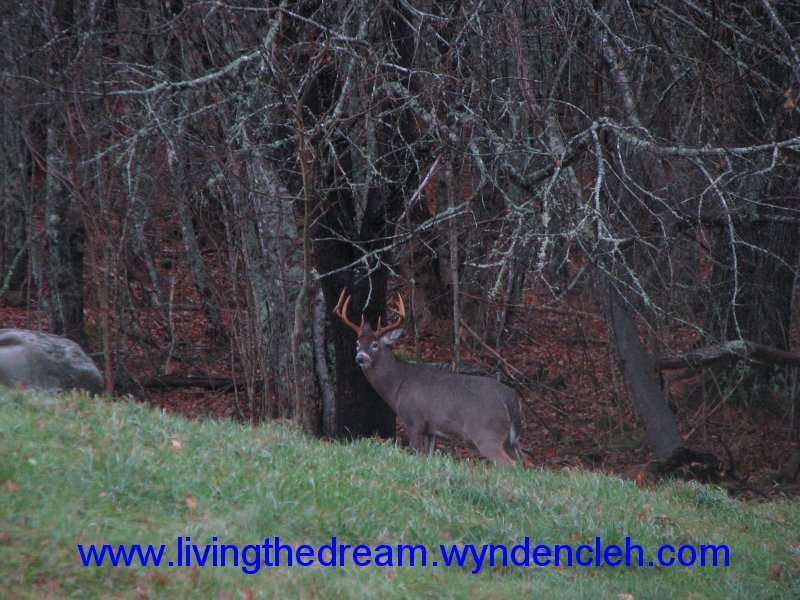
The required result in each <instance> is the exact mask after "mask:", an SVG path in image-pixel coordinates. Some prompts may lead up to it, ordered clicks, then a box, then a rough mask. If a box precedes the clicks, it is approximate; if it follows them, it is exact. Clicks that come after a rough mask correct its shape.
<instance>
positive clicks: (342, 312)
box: [333, 287, 364, 336]
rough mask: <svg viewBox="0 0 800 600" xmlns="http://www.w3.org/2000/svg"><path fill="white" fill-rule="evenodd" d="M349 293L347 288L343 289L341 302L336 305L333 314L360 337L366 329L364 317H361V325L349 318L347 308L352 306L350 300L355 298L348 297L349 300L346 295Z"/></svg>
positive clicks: (340, 297) (340, 296)
mask: <svg viewBox="0 0 800 600" xmlns="http://www.w3.org/2000/svg"><path fill="white" fill-rule="evenodd" d="M346 293H347V288H346V287H344V288H342V293H341V294H339V301H338V302H337V303H336V307H335V308H334V309H333V314H335V315H336V316H337V317H339V320H340V321H341V322H342V323H344V324H345V325H347V326H348V327H349V328H350V329H352V330H353V331H355V332H356V335H358V336H360V335H361V332H362V331H363V329H364V315H363V314H362V315H361V325H360V326H359V325H356V324H355V323H353V322H352V321H351V320H350V319H348V318H347V307H348V306H350V299H351V298H352V297H353V296H352V295H350V296H348V297H347V298H345V297H344V295H345V294H346Z"/></svg>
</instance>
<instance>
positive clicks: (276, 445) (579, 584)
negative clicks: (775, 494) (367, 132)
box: [0, 390, 800, 600]
mask: <svg viewBox="0 0 800 600" xmlns="http://www.w3.org/2000/svg"><path fill="white" fill-rule="evenodd" d="M526 536H528V538H529V540H530V542H529V543H530V548H534V547H535V546H536V545H539V544H549V545H554V544H562V545H563V544H570V545H572V547H573V548H575V547H577V546H579V545H581V544H588V545H589V546H590V547H591V548H594V547H595V544H596V543H597V538H598V537H599V538H600V540H601V543H602V544H603V546H604V547H606V546H608V545H612V544H615V545H617V546H620V547H621V548H623V549H624V548H625V545H626V538H630V541H629V542H628V544H636V545H639V546H641V547H642V552H643V554H644V555H645V557H644V560H645V562H644V566H641V567H640V566H638V565H635V566H631V567H625V566H618V567H612V566H587V567H581V566H572V567H569V566H564V565H562V566H553V565H552V563H551V564H550V565H549V566H533V565H532V566H527V567H526V566H513V565H511V564H510V563H509V564H508V565H507V566H502V564H500V563H501V559H502V552H501V551H500V550H498V549H496V548H495V549H494V551H495V554H494V556H495V557H496V561H495V562H496V564H495V566H489V564H488V558H487V557H488V554H487V555H485V561H484V563H483V564H482V565H481V567H480V569H478V568H477V563H476V562H475V561H474V560H467V561H466V562H465V564H464V566H463V567H458V566H450V567H447V566H444V562H445V561H444V558H443V556H442V554H441V552H440V544H445V545H448V546H447V547H446V551H447V550H448V549H449V551H452V548H451V547H450V545H455V548H456V550H457V551H459V552H461V551H466V549H468V548H469V547H468V546H467V545H468V544H474V545H476V546H477V547H478V548H480V545H481V544H505V545H507V546H508V547H509V548H511V547H512V546H513V545H515V544H522V543H523V542H524V539H525V537H526ZM179 537H180V538H181V539H182V540H183V544H184V546H183V550H184V551H185V550H186V548H192V547H191V546H189V542H188V541H187V538H189V540H190V542H191V544H197V546H195V547H194V549H193V550H191V551H190V553H189V558H191V559H193V563H195V562H197V557H198V556H199V557H200V558H202V556H203V553H204V552H206V548H205V547H206V545H207V544H213V546H209V549H208V550H207V552H208V554H207V564H206V566H203V567H198V566H191V567H185V566H183V567H169V566H166V563H167V562H168V561H172V562H173V563H177V562H178V549H177V540H178V538H179ZM275 537H279V538H280V543H281V544H289V545H291V546H292V548H294V549H296V548H298V547H300V546H302V545H303V544H307V545H308V546H309V549H308V551H307V552H312V553H315V552H316V549H318V548H320V547H321V546H322V545H325V544H327V545H328V546H331V545H332V538H333V537H335V538H336V544H337V547H336V548H327V549H323V551H322V552H321V553H318V554H314V555H313V556H314V560H315V564H313V565H312V566H307V567H303V566H297V565H296V564H295V565H294V566H292V567H288V566H280V567H267V566H264V565H263V563H262V564H261V566H260V567H255V566H253V567H252V568H243V567H244V563H245V561H254V560H255V558H258V557H257V555H256V553H257V552H265V550H263V546H261V545H262V544H263V543H264V540H265V538H266V539H268V540H271V541H274V539H275ZM215 538H216V539H215ZM78 544H81V545H82V547H83V550H84V553H86V552H88V547H89V544H97V545H98V547H97V549H98V551H99V550H100V545H102V544H110V545H112V547H113V548H115V549H116V548H117V546H118V545H119V544H126V545H130V544H154V545H156V546H159V545H161V544H164V545H165V546H166V549H165V550H164V554H163V562H162V566H160V567H153V566H149V567H141V566H130V567H125V566H118V567H114V566H112V565H110V564H108V562H107V560H106V563H105V564H104V566H101V567H98V566H89V567H85V566H83V560H82V556H81V554H80V552H79V551H78ZM223 544H227V545H234V544H236V545H238V547H239V549H240V550H241V548H242V547H243V546H245V545H246V544H252V545H253V547H252V548H251V549H250V550H248V551H247V552H245V553H242V554H241V555H240V556H239V558H240V559H241V562H240V565H239V566H238V567H237V566H232V564H231V562H232V560H233V555H234V550H232V549H230V548H229V549H228V551H229V552H230V553H229V554H228V555H227V558H228V563H229V566H226V567H212V566H210V563H211V562H212V556H213V553H214V552H221V551H222V550H221V548H222V545H223ZM342 544H350V545H352V546H355V545H357V544H366V545H370V546H372V549H371V550H369V552H371V554H370V555H369V559H367V558H366V557H367V552H368V550H364V549H363V548H362V549H361V550H356V551H353V549H352V548H351V549H348V550H346V551H345V554H344V556H345V558H346V559H347V558H348V557H349V560H348V563H347V565H346V566H343V567H326V566H321V565H320V564H319V560H322V561H323V562H325V561H328V562H330V561H331V560H333V558H335V557H334V555H335V554H337V553H338V552H339V551H340V548H341V545H342ZM398 544H407V545H409V548H406V550H407V553H406V555H405V557H404V558H405V562H404V564H403V566H399V565H398V564H397V558H398V556H397V555H395V556H394V559H393V560H394V565H393V566H376V564H375V563H376V562H379V553H378V550H379V549H378V548H375V547H376V546H378V545H383V546H381V548H383V549H384V551H385V553H384V555H383V559H382V560H383V561H384V562H386V560H388V559H387V556H388V552H389V549H391V548H394V549H397V546H398ZM662 544H671V545H673V546H674V547H675V548H678V547H679V546H681V545H684V544H689V545H693V546H695V547H699V546H700V545H702V544H714V545H717V546H719V545H723V544H724V545H726V546H728V547H729V549H730V554H729V558H730V566H728V567H725V566H717V567H713V566H705V567H701V566H697V565H696V566H691V567H684V566H678V565H677V564H676V565H674V566H649V564H648V563H649V561H650V560H653V559H654V558H655V557H656V551H657V549H658V548H659V547H660V546H661V545H662ZM411 545H424V546H425V549H426V551H427V561H428V566H421V565H420V564H419V562H420V560H421V558H422V556H421V552H422V550H421V546H420V547H418V548H416V550H414V549H411V548H410V546H411ZM256 546H259V548H260V549H259V548H256ZM331 550H333V553H331ZM476 551H478V550H476ZM192 552H197V554H192ZM289 552H290V551H289V550H286V549H284V553H283V555H281V554H280V553H279V558H281V559H282V562H283V563H284V564H285V562H286V560H287V557H288V555H289ZM353 552H355V554H354V553H353ZM542 552H543V551H542ZM586 552H587V553H586V554H583V555H581V557H580V558H582V559H584V560H585V559H586V558H587V557H590V555H589V554H588V552H589V551H588V550H586ZM632 552H633V554H632V556H633V558H634V560H635V561H636V560H638V554H637V553H636V552H635V551H632ZM682 552H684V554H683V555H682V558H683V559H685V561H687V562H688V560H689V559H690V558H691V555H690V554H691V553H690V550H684V551H682ZM359 553H360V554H359ZM523 554H524V553H523ZM304 556H305V558H303V556H301V560H306V561H307V560H308V556H310V555H304ZM400 556H401V557H402V551H401V553H400ZM515 556H516V558H517V559H518V561H521V557H522V554H517V555H515ZM538 556H539V560H544V559H543V558H542V557H543V556H544V554H541V553H540V554H539V555H538ZM608 556H610V557H611V558H612V559H613V556H614V555H613V553H612V554H611V555H608ZM296 557H297V555H295V558H296ZM561 557H562V562H563V561H565V560H566V554H562V555H561ZM105 558H106V559H108V556H107V555H106V557H105ZM184 558H185V554H182V555H181V560H183V559H184ZM356 558H357V559H358V561H361V562H362V563H364V562H368V566H356V565H355V564H354V562H357V561H356V560H355V559H356ZM411 558H416V559H417V561H416V562H417V564H416V565H415V566H409V565H408V564H407V563H408V562H410V559H411ZM261 559H262V560H263V555H262V556H261ZM696 560H699V555H698V558H697V559H696ZM433 561H437V563H438V565H437V566H432V562H433ZM184 562H185V561H184ZM612 562H613V561H612ZM245 570H248V571H255V572H254V573H253V574H247V573H245ZM473 571H477V573H476V574H473ZM798 595H800V503H798V502H796V501H788V500H787V501H776V502H771V503H765V504H755V503H750V504H745V503H740V502H736V501H734V500H731V499H730V498H728V497H727V496H726V495H725V494H724V493H723V492H722V491H720V490H717V489H715V488H712V487H707V486H701V485H692V484H683V483H674V484H661V485H659V486H658V488H657V489H656V490H655V491H651V490H648V489H639V488H637V487H636V486H635V485H633V484H632V483H630V482H623V481H621V480H619V479H616V478H613V477H607V476H604V475H601V474H596V473H586V472H582V471H561V472H551V471H538V470H525V469H522V468H513V469H509V470H502V469H498V468H495V467H492V466H491V465H486V464H477V465H475V464H470V463H466V462H460V461H457V460H453V459H451V458H449V457H445V456H441V455H439V456H436V457H434V458H432V459H429V458H427V457H423V456H418V455H413V454H411V453H408V452H405V451H401V450H399V449H398V448H396V447H395V446H394V445H393V444H386V443H379V442H376V441H361V442H358V443H356V444H352V445H340V444H331V443H325V442H321V441H317V440H310V439H306V438H305V437H303V436H302V435H300V434H298V433H297V432H295V431H293V430H292V429H291V427H290V426H282V425H269V426H264V427H260V428H257V429H253V428H250V427H247V426H242V425H239V424H236V423H231V422H213V421H206V422H199V421H190V420H187V419H184V418H181V417H176V416H171V415H166V414H164V413H161V412H158V411H155V410H153V409H151V408H149V407H147V406H144V405H141V404H136V403H133V402H127V401H122V402H109V401H103V400H94V399H89V398H86V397H84V396H81V395H67V396H61V397H53V396H47V395H42V394H36V393H32V392H19V391H9V390H6V391H2V390H0V597H3V598H37V599H39V598H137V599H141V598H160V597H192V598H220V599H235V598H248V599H249V598H318V597H325V598H331V597H333V598H373V597H374V598H381V599H384V598H415V597H444V598H449V597H452V598H467V597H469V598H515V599H516V598H538V597H541V598H591V599H592V600H596V599H598V598H615V599H617V598H619V599H629V598H630V599H642V598H654V599H655V598H658V599H663V598H681V599H686V598H693V599H700V598H747V599H751V598H797V597H798Z"/></svg>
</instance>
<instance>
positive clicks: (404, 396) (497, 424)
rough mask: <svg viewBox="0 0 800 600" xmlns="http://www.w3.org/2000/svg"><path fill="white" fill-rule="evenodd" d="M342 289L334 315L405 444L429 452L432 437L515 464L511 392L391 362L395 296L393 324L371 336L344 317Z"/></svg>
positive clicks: (398, 328)
mask: <svg viewBox="0 0 800 600" xmlns="http://www.w3.org/2000/svg"><path fill="white" fill-rule="evenodd" d="M345 293H346V288H345V289H343V290H342V293H341V295H340V296H339V302H338V303H337V304H336V308H334V310H333V312H334V314H335V315H336V316H337V317H339V319H340V320H341V321H342V322H343V323H344V324H345V325H347V326H348V327H349V328H350V329H352V330H353V331H355V332H356V335H358V342H356V362H357V363H358V364H359V365H360V366H361V368H362V369H363V370H364V375H366V377H367V380H368V381H369V382H370V384H371V385H372V387H373V388H375V391H376V392H378V395H379V396H380V397H381V398H383V400H384V402H386V403H387V404H388V405H389V406H391V407H392V410H394V412H395V413H397V414H398V415H400V418H401V419H402V421H403V424H404V425H405V428H406V431H407V432H408V438H409V441H410V442H411V445H412V446H413V447H414V448H415V449H417V450H419V451H422V450H423V449H427V451H428V453H429V454H430V453H431V452H433V449H434V446H435V445H436V438H437V437H438V436H447V437H453V438H460V439H463V440H467V441H470V442H472V443H473V444H475V446H476V447H477V448H478V450H479V451H480V453H481V454H483V455H484V456H485V457H486V458H488V459H490V460H493V461H494V462H495V463H497V464H499V465H503V466H509V465H512V464H513V463H514V462H515V461H517V460H519V459H520V454H519V447H518V443H519V440H518V438H519V433H520V429H521V428H522V414H521V411H520V405H519V398H518V396H517V394H516V392H515V391H514V390H512V389H511V388H509V387H508V386H505V385H503V384H502V383H500V382H499V381H495V380H494V379H491V378H489V377H479V376H475V375H461V374H457V373H448V372H446V371H441V370H439V369H437V368H435V367H433V366H430V365H425V364H420V363H411V362H407V361H404V360H400V359H399V358H397V357H396V356H395V355H394V353H393V352H392V349H391V345H392V344H393V343H394V342H395V341H396V340H397V338H399V337H400V335H402V333H403V329H402V325H403V323H404V322H405V316H406V311H405V307H404V306H403V299H402V298H401V297H400V294H398V295H397V309H392V310H393V311H394V312H395V314H397V317H398V319H397V321H395V322H394V323H392V324H390V325H385V326H383V327H381V319H380V317H379V318H378V328H377V330H376V331H372V327H370V325H369V323H365V322H364V315H363V314H362V315H361V325H356V324H355V323H353V322H352V321H350V320H349V319H348V318H347V308H348V306H349V304H350V298H351V296H348V297H347V298H346V299H345Z"/></svg>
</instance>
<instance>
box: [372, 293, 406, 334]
mask: <svg viewBox="0 0 800 600" xmlns="http://www.w3.org/2000/svg"><path fill="white" fill-rule="evenodd" d="M390 308H391V310H392V312H394V314H396V315H397V317H398V318H397V321H395V322H394V323H392V324H390V325H386V326H384V327H381V318H380V317H378V329H377V331H375V335H376V336H377V337H380V336H382V335H383V334H385V333H389V332H390V331H394V330H395V329H397V328H398V327H401V326H402V325H403V323H405V321H406V307H405V305H404V304H403V297H402V296H401V295H400V293H399V292H398V294H397V308H392V307H390Z"/></svg>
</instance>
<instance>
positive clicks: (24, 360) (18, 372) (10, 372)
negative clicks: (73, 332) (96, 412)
mask: <svg viewBox="0 0 800 600" xmlns="http://www.w3.org/2000/svg"><path fill="white" fill-rule="evenodd" d="M20 384H21V385H23V386H24V387H26V388H29V387H30V388H37V389H40V390H46V391H53V392H60V391H65V390H70V389H82V390H86V391H88V392H90V393H93V394H102V393H103V391H104V389H105V388H104V385H103V376H102V375H101V374H100V371H99V370H98V369H97V367H96V366H95V364H94V363H93V362H92V359H90V358H89V357H88V356H86V353H85V352H84V351H83V350H81V347H80V346H78V344H76V343H75V342H73V341H72V340H68V339H67V338H63V337H59V336H57V335H50V334H48V333H41V332H39V331H29V330H26V329H0V385H5V386H9V387H16V386H18V385H20Z"/></svg>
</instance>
